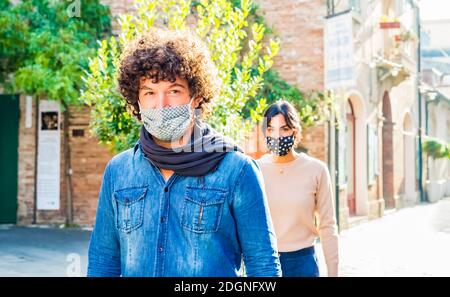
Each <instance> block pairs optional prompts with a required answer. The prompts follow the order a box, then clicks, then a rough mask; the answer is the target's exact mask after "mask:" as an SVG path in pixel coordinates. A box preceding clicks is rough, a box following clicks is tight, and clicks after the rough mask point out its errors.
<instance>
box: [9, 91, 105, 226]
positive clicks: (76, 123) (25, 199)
mask: <svg viewBox="0 0 450 297" xmlns="http://www.w3.org/2000/svg"><path fill="white" fill-rule="evenodd" d="M25 100H26V99H25V96H21V98H20V119H19V121H20V122H19V173H18V175H19V176H18V180H19V185H18V223H19V224H22V225H23V224H31V223H32V222H33V218H34V192H35V152H36V151H35V148H36V139H35V129H36V126H35V124H36V123H35V119H36V118H35V116H36V112H35V106H36V105H35V104H36V103H35V101H33V108H32V127H31V128H26V127H25V114H26V110H25ZM70 115H71V117H70V119H69V131H70V133H69V135H70V148H71V154H70V157H71V163H72V170H73V174H72V187H73V194H72V195H73V198H72V199H73V214H74V223H76V224H88V225H91V224H92V223H93V221H94V218H95V210H96V208H97V200H98V193H99V189H100V185H101V179H102V174H103V170H104V168H105V166H106V164H107V162H108V161H109V159H110V158H111V157H112V155H111V154H110V153H109V151H108V149H107V148H105V147H103V146H101V145H99V144H98V141H97V140H96V139H95V138H94V137H92V136H91V134H90V132H89V129H88V125H89V110H88V108H87V107H71V108H70ZM61 123H64V116H63V114H61ZM74 129H78V130H83V131H84V133H85V135H84V136H83V137H73V136H72V134H73V133H72V132H73V130H74ZM63 136H64V135H63V126H61V151H60V153H61V164H60V166H61V168H60V172H61V174H60V209H59V210H37V212H36V223H38V224H39V223H45V224H47V223H58V224H59V223H64V222H65V221H66V213H65V211H66V183H65V173H64V172H65V169H64V138H63Z"/></svg>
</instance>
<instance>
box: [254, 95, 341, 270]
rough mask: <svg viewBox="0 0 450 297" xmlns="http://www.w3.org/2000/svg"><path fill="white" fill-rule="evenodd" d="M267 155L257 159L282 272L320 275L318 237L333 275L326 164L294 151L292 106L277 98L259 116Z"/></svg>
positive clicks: (296, 127) (296, 133)
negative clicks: (315, 246) (315, 247)
mask: <svg viewBox="0 0 450 297" xmlns="http://www.w3.org/2000/svg"><path fill="white" fill-rule="evenodd" d="M264 119H265V124H264V126H263V133H264V135H265V137H266V141H267V147H268V149H269V151H270V154H266V155H264V156H263V157H262V158H261V159H259V160H258V161H257V162H258V164H259V166H260V167H261V170H262V173H263V176H264V181H265V185H266V193H267V199H268V202H269V208H270V214H271V217H272V221H273V224H274V227H275V234H276V236H277V243H278V251H279V256H280V262H281V270H282V274H283V276H304V277H315V276H320V274H319V268H318V262H317V257H316V253H315V249H314V244H315V242H316V239H317V238H318V237H320V241H321V244H322V248H323V253H324V256H325V261H326V264H327V270H328V276H338V263H339V256H338V235H337V227H336V219H335V211H334V206H333V195H332V185H331V180H330V174H329V172H328V169H327V166H326V165H325V164H324V163H323V162H322V161H320V160H318V159H315V158H313V157H311V156H308V155H307V154H305V153H297V152H295V151H294V150H293V147H294V145H296V144H297V143H298V141H299V139H300V135H301V127H300V121H299V117H298V114H297V111H296V110H295V108H294V107H293V106H292V105H291V104H290V103H288V102H287V101H283V100H280V101H277V102H275V103H273V104H272V105H270V106H269V108H268V109H267V110H266V112H265V114H264Z"/></svg>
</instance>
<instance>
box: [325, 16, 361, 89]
mask: <svg viewBox="0 0 450 297" xmlns="http://www.w3.org/2000/svg"><path fill="white" fill-rule="evenodd" d="M324 47H325V55H324V58H325V88H326V89H327V90H333V89H339V88H345V87H351V86H354V85H355V84H356V79H355V60H354V55H353V47H354V45H353V17H352V12H350V11H349V12H347V13H343V14H339V15H337V16H332V17H329V18H327V19H326V20H325V34H324Z"/></svg>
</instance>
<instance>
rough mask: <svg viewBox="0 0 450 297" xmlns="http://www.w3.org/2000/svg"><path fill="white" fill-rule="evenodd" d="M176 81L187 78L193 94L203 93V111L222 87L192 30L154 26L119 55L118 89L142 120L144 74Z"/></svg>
mask: <svg viewBox="0 0 450 297" xmlns="http://www.w3.org/2000/svg"><path fill="white" fill-rule="evenodd" d="M144 77H145V78H148V79H151V80H152V82H153V83H157V82H159V81H170V82H174V81H175V80H176V78H177V77H179V78H182V79H186V80H187V82H188V85H189V93H190V96H192V97H200V98H201V101H200V103H199V108H201V111H202V114H203V115H204V114H206V113H207V112H208V111H209V103H210V102H211V100H212V99H213V98H214V97H215V96H217V94H218V91H219V85H218V80H217V79H218V75H217V68H216V66H215V65H214V64H213V63H212V61H211V58H210V55H209V52H208V49H207V48H206V46H205V45H204V44H203V43H202V42H201V41H200V40H199V38H197V37H196V36H195V35H194V34H193V33H192V32H190V31H171V30H164V29H155V28H154V29H152V30H151V31H150V32H148V33H145V34H142V35H139V36H137V37H136V38H135V39H134V40H132V41H131V42H130V43H129V44H128V45H127V46H126V48H125V49H124V51H123V53H122V56H121V58H120V64H119V71H118V82H119V91H120V93H121V94H122V96H123V97H124V98H125V100H126V102H127V107H128V108H129V110H130V111H131V112H132V114H133V115H134V116H135V117H136V118H137V119H138V120H141V116H140V113H139V112H140V109H139V105H138V99H139V87H140V80H141V78H144Z"/></svg>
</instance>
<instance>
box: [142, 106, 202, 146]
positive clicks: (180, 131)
mask: <svg viewBox="0 0 450 297" xmlns="http://www.w3.org/2000/svg"><path fill="white" fill-rule="evenodd" d="M192 102H193V100H192V98H191V100H190V101H189V103H187V104H184V105H179V106H173V107H163V108H141V118H142V122H143V123H144V127H145V130H147V132H148V133H150V134H151V135H152V136H154V137H156V138H158V139H159V140H162V141H176V140H178V139H180V138H181V137H182V136H183V135H184V134H185V133H186V131H187V129H188V128H189V125H190V124H191V122H192V119H193V117H194V110H193V109H192V108H191V103H192Z"/></svg>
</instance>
